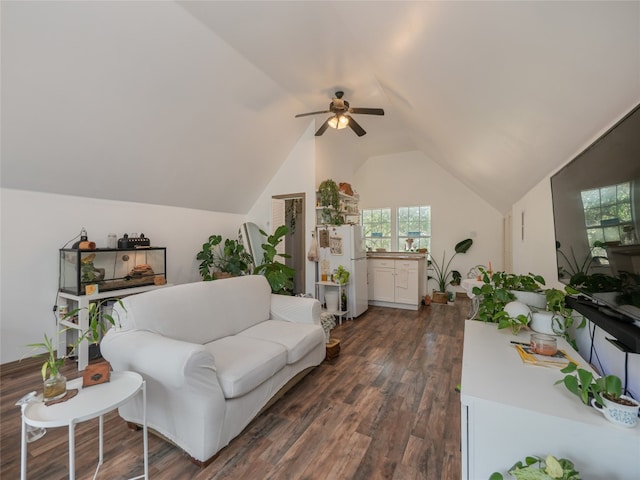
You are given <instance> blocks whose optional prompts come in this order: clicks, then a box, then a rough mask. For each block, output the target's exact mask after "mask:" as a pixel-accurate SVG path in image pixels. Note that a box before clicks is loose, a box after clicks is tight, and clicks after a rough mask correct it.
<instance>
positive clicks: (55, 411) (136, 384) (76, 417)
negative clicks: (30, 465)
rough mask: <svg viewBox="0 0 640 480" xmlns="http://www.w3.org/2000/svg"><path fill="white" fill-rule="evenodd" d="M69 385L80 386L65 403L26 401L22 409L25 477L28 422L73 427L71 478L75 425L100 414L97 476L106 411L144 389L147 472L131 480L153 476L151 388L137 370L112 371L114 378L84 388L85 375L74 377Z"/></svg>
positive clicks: (72, 460)
mask: <svg viewBox="0 0 640 480" xmlns="http://www.w3.org/2000/svg"><path fill="white" fill-rule="evenodd" d="M67 389H69V390H71V389H78V394H77V395H76V396H75V397H73V398H71V399H69V400H67V401H65V402H61V403H56V404H54V405H50V406H46V405H45V404H44V402H43V401H39V402H33V403H29V404H27V405H25V406H24V407H23V409H22V453H21V464H20V471H21V475H20V478H21V480H26V479H27V437H26V430H27V425H31V426H34V427H44V428H53V427H64V426H68V428H69V479H70V480H75V477H76V474H75V436H74V431H75V426H76V424H77V423H81V422H85V421H87V420H91V419H93V418H96V417H100V421H99V429H100V438H99V459H98V465H97V467H96V471H95V474H94V476H93V478H94V480H95V478H96V476H97V475H98V470H99V469H100V466H101V465H102V460H103V415H104V414H105V413H109V412H110V411H112V410H115V409H116V408H118V407H119V406H121V405H123V404H125V403H127V402H128V401H129V400H131V399H132V398H133V397H135V396H136V395H138V394H139V393H140V392H142V404H143V410H142V411H143V425H142V426H143V429H142V438H143V445H144V474H143V475H140V476H138V477H134V478H133V479H131V480H135V479H139V478H144V479H145V480H148V478H149V460H148V457H149V452H148V450H149V448H148V442H147V390H146V383H145V381H144V380H143V378H142V376H140V375H139V374H138V373H135V372H111V380H110V381H109V382H107V383H101V384H99V385H94V386H91V387H86V388H82V378H77V379H74V380H71V381H70V382H68V383H67Z"/></svg>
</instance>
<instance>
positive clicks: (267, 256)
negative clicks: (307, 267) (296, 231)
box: [253, 225, 296, 295]
mask: <svg viewBox="0 0 640 480" xmlns="http://www.w3.org/2000/svg"><path fill="white" fill-rule="evenodd" d="M288 231H289V229H288V228H287V227H286V226H285V225H280V226H279V227H278V228H276V230H275V232H273V235H267V233H266V232H264V231H263V230H260V233H261V234H262V235H264V236H265V237H267V243H263V244H262V250H263V251H264V256H263V258H262V263H261V264H260V265H258V266H257V267H256V268H255V269H254V270H253V273H254V274H255V275H264V276H265V277H266V278H267V281H268V282H269V285H270V286H271V291H272V292H273V293H277V294H280V295H292V294H293V277H294V275H295V273H296V271H295V270H294V269H293V268H291V267H290V266H288V265H285V264H284V263H281V262H278V261H277V260H276V257H280V258H289V255H287V254H286V253H278V251H277V247H278V245H279V244H280V242H281V241H282V238H283V237H284V236H285V235H286V234H287V233H288Z"/></svg>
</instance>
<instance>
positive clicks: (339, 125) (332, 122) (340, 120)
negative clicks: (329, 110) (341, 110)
mask: <svg viewBox="0 0 640 480" xmlns="http://www.w3.org/2000/svg"><path fill="white" fill-rule="evenodd" d="M348 125H349V117H346V116H344V115H334V116H333V117H331V118H330V119H329V126H330V127H331V128H335V129H336V130H342V129H343V128H347V126H348Z"/></svg>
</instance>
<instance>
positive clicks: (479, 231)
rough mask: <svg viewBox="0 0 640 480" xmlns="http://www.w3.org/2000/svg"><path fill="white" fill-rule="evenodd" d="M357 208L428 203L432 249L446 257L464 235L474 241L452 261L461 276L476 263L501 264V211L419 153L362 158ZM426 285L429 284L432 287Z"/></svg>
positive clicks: (495, 266) (357, 179) (357, 178)
mask: <svg viewBox="0 0 640 480" xmlns="http://www.w3.org/2000/svg"><path fill="white" fill-rule="evenodd" d="M353 186H354V187H355V189H356V190H357V191H358V192H359V193H360V205H361V208H378V207H391V208H392V209H393V208H395V207H398V206H409V205H430V206H431V222H432V225H431V226H432V239H431V253H432V254H433V255H435V256H436V258H438V259H440V260H441V259H442V253H443V251H445V252H446V258H447V260H448V259H449V258H450V257H451V255H452V254H453V253H454V246H455V245H456V244H457V243H458V242H460V241H461V240H464V239H465V238H472V239H473V245H472V246H471V248H470V249H469V251H468V252H467V253H466V254H464V255H458V256H456V258H455V259H454V261H453V263H452V264H451V266H452V268H453V269H456V270H459V271H460V273H462V275H463V276H465V275H466V273H467V272H468V271H469V269H470V268H471V267H473V266H475V265H488V263H489V262H491V266H492V267H493V269H494V270H498V269H500V268H502V244H503V236H502V215H501V214H500V212H498V211H497V210H496V209H494V208H493V207H491V206H490V205H489V204H488V203H487V202H485V201H484V200H482V199H481V198H480V197H479V196H478V195H476V194H475V193H473V192H472V191H471V190H469V189H468V188H467V187H466V186H464V185H463V184H462V183H461V182H460V181H458V180H457V179H456V178H454V177H453V176H452V175H450V174H449V173H448V172H447V171H445V170H444V169H443V168H442V167H440V166H439V165H438V164H437V163H435V162H434V161H432V160H431V159H429V158H428V157H426V156H425V155H424V154H423V153H421V152H406V153H400V154H395V155H386V156H382V157H373V158H370V159H369V160H367V161H366V162H365V163H364V165H363V166H362V167H361V168H360V169H358V170H357V171H356V173H355V175H354V183H353ZM432 287H433V284H432V285H429V288H432Z"/></svg>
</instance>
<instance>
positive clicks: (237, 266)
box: [196, 235, 253, 281]
mask: <svg viewBox="0 0 640 480" xmlns="http://www.w3.org/2000/svg"><path fill="white" fill-rule="evenodd" d="M196 259H198V260H200V266H199V267H198V270H199V272H200V276H201V277H202V280H205V281H209V280H216V279H218V278H226V277H237V276H239V275H244V274H246V273H247V272H248V271H249V268H250V265H251V264H252V263H253V258H252V257H251V255H250V254H249V252H247V251H246V250H245V248H244V245H242V244H241V243H240V242H238V241H237V240H231V239H226V240H225V241H224V243H222V236H221V235H211V236H210V237H209V240H208V241H207V242H206V243H204V244H203V245H202V250H200V252H198V254H197V255H196Z"/></svg>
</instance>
